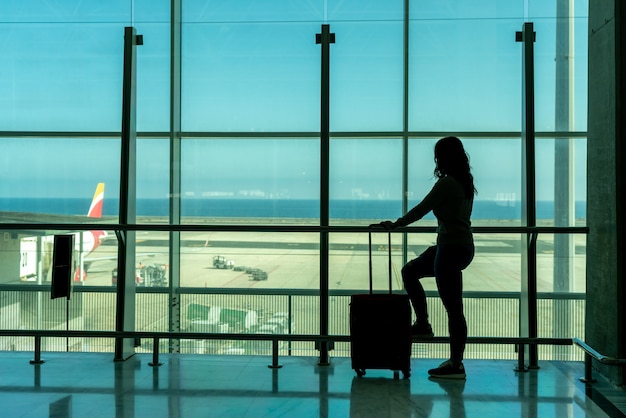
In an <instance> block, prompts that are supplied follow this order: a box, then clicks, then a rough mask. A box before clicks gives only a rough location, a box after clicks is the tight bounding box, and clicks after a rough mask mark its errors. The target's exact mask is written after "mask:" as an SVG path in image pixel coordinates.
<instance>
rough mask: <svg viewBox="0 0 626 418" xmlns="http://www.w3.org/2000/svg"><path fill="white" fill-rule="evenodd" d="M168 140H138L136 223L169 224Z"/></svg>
mask: <svg viewBox="0 0 626 418" xmlns="http://www.w3.org/2000/svg"><path fill="white" fill-rule="evenodd" d="M169 147H170V143H169V139H165V138H163V139H161V138H149V139H148V138H140V139H138V140H137V223H144V222H146V223H168V222H169V209H170V207H169V203H170V200H169V195H170V189H169V187H170V170H169V168H170V157H169V155H170V148H169Z"/></svg>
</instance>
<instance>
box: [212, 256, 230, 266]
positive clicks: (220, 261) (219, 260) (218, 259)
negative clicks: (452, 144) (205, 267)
mask: <svg viewBox="0 0 626 418" xmlns="http://www.w3.org/2000/svg"><path fill="white" fill-rule="evenodd" d="M213 267H215V268H217V269H232V268H233V267H235V263H234V262H233V260H226V257H224V256H223V255H216V256H214V257H213Z"/></svg>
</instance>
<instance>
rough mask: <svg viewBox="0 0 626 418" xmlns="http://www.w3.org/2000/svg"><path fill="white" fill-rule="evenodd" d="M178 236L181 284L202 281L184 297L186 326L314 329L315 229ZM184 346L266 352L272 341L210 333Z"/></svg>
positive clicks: (228, 329) (233, 329)
mask: <svg viewBox="0 0 626 418" xmlns="http://www.w3.org/2000/svg"><path fill="white" fill-rule="evenodd" d="M181 241H182V245H181V266H182V267H181V270H182V272H181V286H184V287H194V288H199V289H200V288H207V291H206V292H204V291H194V294H192V295H188V296H185V297H184V298H183V303H182V304H181V309H182V311H181V315H182V320H181V328H182V329H183V330H188V331H195V332H198V331H205V332H206V331H209V332H245V333H247V332H250V333H264V334H272V333H276V334H282V333H297V334H315V333H318V332H319V296H318V295H319V291H318V290H317V289H319V234H317V233H311V234H309V233H298V234H281V233H267V232H244V233H230V232H210V233H184V234H182V236H181ZM285 345H286V344H285ZM310 345H312V344H310V343H306V344H305V343H293V345H292V348H296V349H303V348H304V347H305V346H310ZM186 349H188V350H189V351H190V352H200V351H203V352H210V353H215V352H218V353H222V354H223V353H231V354H271V346H270V343H269V342H246V341H241V342H238V341H232V342H228V341H216V342H210V341H207V343H206V344H205V345H203V346H202V347H187V348H186Z"/></svg>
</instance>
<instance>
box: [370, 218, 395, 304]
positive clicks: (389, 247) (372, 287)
mask: <svg viewBox="0 0 626 418" xmlns="http://www.w3.org/2000/svg"><path fill="white" fill-rule="evenodd" d="M373 226H374V225H371V227H373ZM368 238H369V262H370V295H371V294H372V293H374V278H373V276H374V274H373V265H372V230H371V229H370V230H369V231H368ZM387 250H388V253H389V257H388V262H389V266H388V268H389V294H391V293H392V284H391V231H387Z"/></svg>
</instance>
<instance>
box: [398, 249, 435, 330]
mask: <svg viewBox="0 0 626 418" xmlns="http://www.w3.org/2000/svg"><path fill="white" fill-rule="evenodd" d="M436 254H437V247H429V248H427V249H426V251H424V252H423V253H422V254H421V255H420V256H419V257H417V258H416V259H413V260H411V261H409V262H408V263H406V264H405V265H404V267H402V281H403V282H404V290H406V293H407V294H408V295H409V300H410V301H411V305H413V310H414V311H415V316H416V317H417V321H416V322H417V323H418V324H427V323H428V306H427V304H426V293H425V292H424V288H423V287H422V284H421V283H420V279H421V278H423V277H433V276H434V275H435V255H436Z"/></svg>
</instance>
